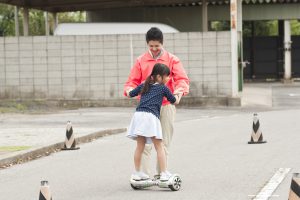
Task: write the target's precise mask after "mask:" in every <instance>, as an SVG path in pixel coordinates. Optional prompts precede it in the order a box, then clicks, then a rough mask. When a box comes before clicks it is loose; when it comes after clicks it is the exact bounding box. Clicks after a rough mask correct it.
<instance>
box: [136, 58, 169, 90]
mask: <svg viewBox="0 0 300 200" xmlns="http://www.w3.org/2000/svg"><path fill="white" fill-rule="evenodd" d="M157 75H160V76H161V77H163V76H169V75H170V69H169V67H167V66H166V65H164V64H161V63H156V64H155V65H154V67H153V69H152V72H151V74H150V76H148V77H147V79H146V81H145V83H144V87H143V88H142V91H141V94H145V93H147V92H148V91H149V88H150V84H153V83H155V82H156V81H157Z"/></svg>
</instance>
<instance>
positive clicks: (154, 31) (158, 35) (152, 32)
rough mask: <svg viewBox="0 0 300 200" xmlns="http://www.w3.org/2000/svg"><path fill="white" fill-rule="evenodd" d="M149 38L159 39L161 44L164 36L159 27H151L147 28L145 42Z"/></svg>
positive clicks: (149, 39)
mask: <svg viewBox="0 0 300 200" xmlns="http://www.w3.org/2000/svg"><path fill="white" fill-rule="evenodd" d="M151 40H153V41H159V42H160V43H161V44H163V41H164V36H163V33H162V32H161V30H160V29H159V28H156V27H152V28H150V29H149V31H148V32H147V34H146V42H147V43H148V42H149V41H151Z"/></svg>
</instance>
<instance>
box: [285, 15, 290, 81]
mask: <svg viewBox="0 0 300 200" xmlns="http://www.w3.org/2000/svg"><path fill="white" fill-rule="evenodd" d="M291 44H292V41H291V25H290V21H289V20H284V80H290V79H291V78H292V62H291Z"/></svg>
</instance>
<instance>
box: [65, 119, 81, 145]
mask: <svg viewBox="0 0 300 200" xmlns="http://www.w3.org/2000/svg"><path fill="white" fill-rule="evenodd" d="M77 149H80V147H76V140H75V136H74V133H73V128H72V124H71V122H70V121H68V123H67V129H66V140H65V144H64V147H63V148H62V150H77Z"/></svg>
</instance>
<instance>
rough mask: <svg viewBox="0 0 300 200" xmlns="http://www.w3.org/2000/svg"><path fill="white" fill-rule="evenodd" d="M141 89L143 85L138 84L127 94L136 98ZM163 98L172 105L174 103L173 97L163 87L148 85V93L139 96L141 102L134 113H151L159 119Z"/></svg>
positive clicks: (167, 89)
mask: <svg viewBox="0 0 300 200" xmlns="http://www.w3.org/2000/svg"><path fill="white" fill-rule="evenodd" d="M143 87H144V83H142V84H140V85H139V86H137V87H136V88H135V89H134V90H132V91H131V92H129V96H130V97H135V96H138V95H139V94H140V92H141V91H142V89H143ZM163 97H166V98H167V100H168V101H170V102H171V103H172V104H173V103H175V101H176V98H175V97H174V95H173V94H172V93H171V91H170V90H169V88H167V87H166V86H165V85H163V84H150V86H149V91H148V92H147V93H146V94H143V95H141V100H140V103H139V105H138V106H137V108H136V111H139V112H149V113H152V114H153V115H155V116H156V117H157V118H158V119H159V116H160V108H161V104H162V101H163Z"/></svg>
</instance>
